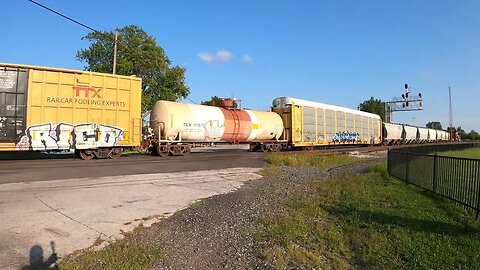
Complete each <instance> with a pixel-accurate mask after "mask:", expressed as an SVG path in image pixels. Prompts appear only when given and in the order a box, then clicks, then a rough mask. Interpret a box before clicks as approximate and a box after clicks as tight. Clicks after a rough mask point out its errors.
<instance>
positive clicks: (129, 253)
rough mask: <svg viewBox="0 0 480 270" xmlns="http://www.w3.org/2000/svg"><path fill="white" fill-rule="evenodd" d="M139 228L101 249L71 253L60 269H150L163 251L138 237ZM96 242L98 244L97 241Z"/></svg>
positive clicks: (162, 255) (140, 228)
mask: <svg viewBox="0 0 480 270" xmlns="http://www.w3.org/2000/svg"><path fill="white" fill-rule="evenodd" d="M141 230H143V227H142V226H140V227H138V228H136V229H135V230H134V231H133V232H131V233H126V234H125V238H123V239H120V240H116V241H113V242H112V243H109V245H107V246H106V247H105V248H103V249H101V250H94V249H93V248H90V249H87V250H83V251H80V252H78V253H77V254H72V255H70V256H68V257H67V258H65V259H64V260H63V261H62V262H61V263H60V269H62V270H70V269H71V270H77V269H78V270H83V269H91V270H93V269H107V270H109V269H111V270H114V269H115V270H116V269H118V270H123V269H125V270H127V269H150V268H152V267H153V266H155V263H156V262H158V261H160V260H161V259H162V258H163V257H164V251H163V250H161V249H160V248H158V247H156V246H155V245H154V244H151V243H147V242H144V241H142V240H141V237H138V233H139V231H141ZM96 243H97V245H98V244H100V242H98V241H96Z"/></svg>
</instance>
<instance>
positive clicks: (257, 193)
mask: <svg viewBox="0 0 480 270" xmlns="http://www.w3.org/2000/svg"><path fill="white" fill-rule="evenodd" d="M385 156H386V154H385V153H379V154H373V155H372V156H367V157H361V158H359V159H358V162H357V163H355V164H353V165H349V166H339V167H331V168H313V167H307V168H294V167H281V168H276V169H274V170H277V172H276V173H272V172H271V171H270V170H272V169H271V168H266V169H265V171H264V175H265V176H264V177H263V178H261V179H259V180H253V181H250V182H248V183H246V184H245V185H244V186H243V187H242V188H241V189H239V190H237V191H235V192H232V193H229V194H223V195H217V196H213V197H210V198H208V199H204V200H202V201H199V202H197V203H195V204H193V205H192V206H191V207H189V208H187V209H185V210H182V211H180V212H177V213H175V214H174V215H173V216H171V217H169V218H167V219H165V220H162V221H160V222H159V223H156V224H153V225H152V227H150V228H148V229H146V230H144V231H143V232H142V233H141V235H139V237H141V238H142V241H145V242H148V243H151V244H154V245H156V246H158V247H161V248H162V249H163V250H164V251H165V254H166V255H165V258H164V259H163V260H162V261H161V262H159V263H158V264H157V265H156V266H155V267H154V269H268V268H270V265H268V264H266V263H265V262H264V261H263V260H262V259H261V258H260V257H259V256H258V253H257V249H256V246H255V241H254V239H253V236H252V234H251V232H252V231H251V228H253V227H252V226H255V225H258V224H259V222H261V220H262V218H264V217H265V216H267V214H270V213H274V212H276V211H278V209H277V207H276V206H278V205H279V204H280V203H282V202H284V201H285V200H287V199H288V198H289V196H290V195H292V194H296V193H297V192H302V190H303V189H305V188H306V187H307V185H306V184H308V183H309V182H311V181H321V180H323V179H326V178H327V177H330V176H331V175H334V174H337V173H344V172H349V173H362V172H366V171H368V170H369V168H370V167H371V166H372V165H373V164H376V163H378V162H380V161H382V160H384V158H385Z"/></svg>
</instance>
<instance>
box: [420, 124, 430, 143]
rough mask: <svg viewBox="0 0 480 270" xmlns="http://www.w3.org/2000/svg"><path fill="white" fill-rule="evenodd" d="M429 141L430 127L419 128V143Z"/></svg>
mask: <svg viewBox="0 0 480 270" xmlns="http://www.w3.org/2000/svg"><path fill="white" fill-rule="evenodd" d="M426 142H428V128H422V127H419V128H418V137H417V143H426Z"/></svg>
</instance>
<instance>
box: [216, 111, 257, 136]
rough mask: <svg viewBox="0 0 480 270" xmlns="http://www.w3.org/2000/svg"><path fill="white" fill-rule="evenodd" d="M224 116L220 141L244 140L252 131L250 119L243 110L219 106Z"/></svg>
mask: <svg viewBox="0 0 480 270" xmlns="http://www.w3.org/2000/svg"><path fill="white" fill-rule="evenodd" d="M220 110H222V113H223V115H224V117H225V132H224V133H223V136H222V141H227V142H246V141H247V139H248V137H250V134H251V133H252V120H251V119H250V115H248V113H247V112H246V111H244V110H235V109H225V108H220Z"/></svg>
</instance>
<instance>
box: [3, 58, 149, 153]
mask: <svg viewBox="0 0 480 270" xmlns="http://www.w3.org/2000/svg"><path fill="white" fill-rule="evenodd" d="M141 86H142V81H141V79H140V78H137V77H127V76H117V75H111V74H104V73H95V72H86V71H78V70H68V69H57V68H47V67H38V66H27V65H16V64H6V63H0V151H75V153H77V154H78V155H79V156H80V157H81V158H83V159H91V158H93V157H98V158H108V157H110V158H118V157H119V156H120V155H121V153H122V150H123V149H124V148H129V147H136V146H139V145H140V142H141V123H142V121H141V116H140V102H141Z"/></svg>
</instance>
